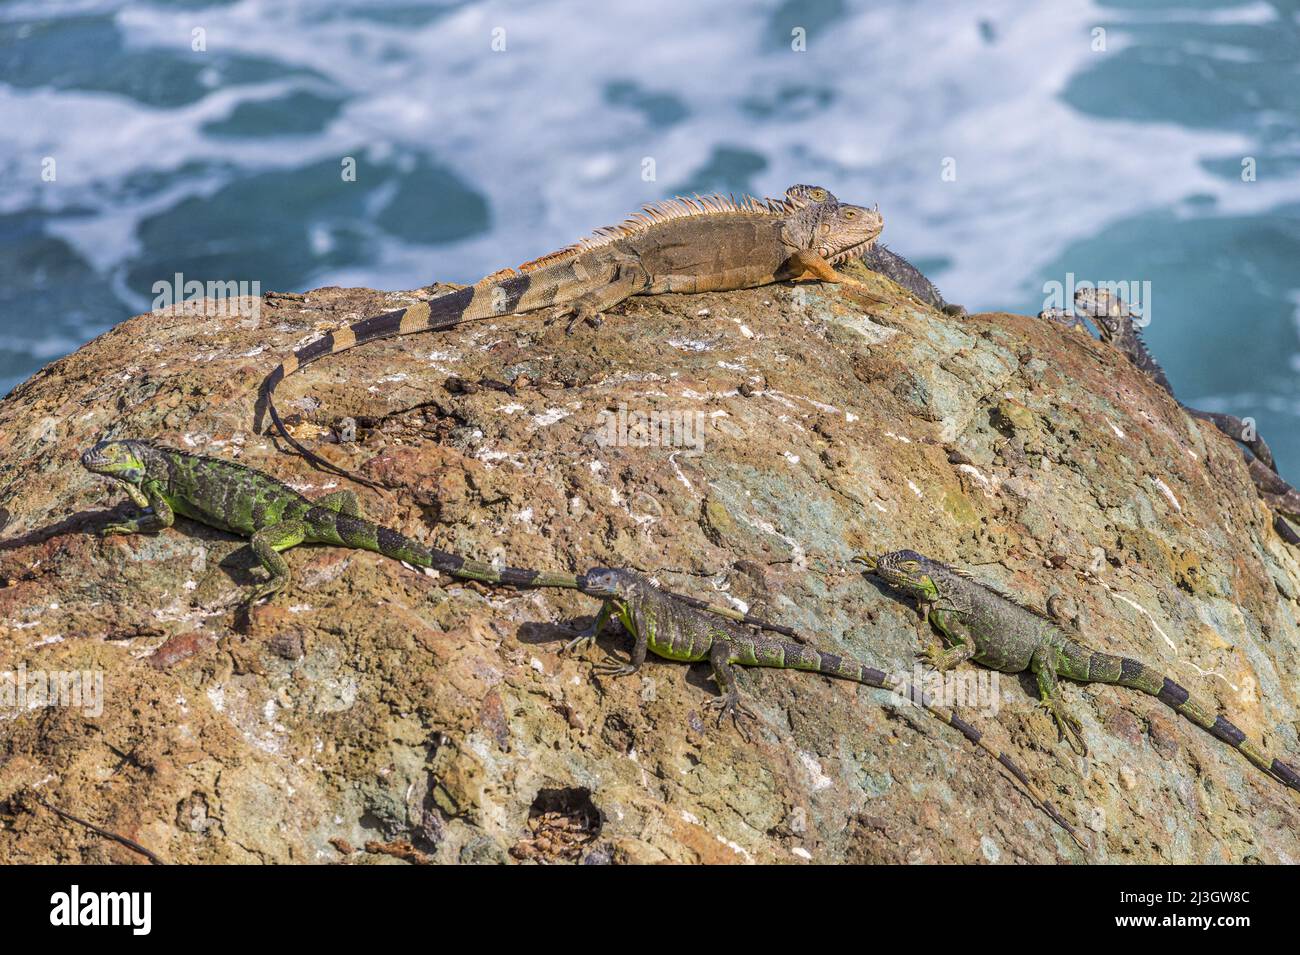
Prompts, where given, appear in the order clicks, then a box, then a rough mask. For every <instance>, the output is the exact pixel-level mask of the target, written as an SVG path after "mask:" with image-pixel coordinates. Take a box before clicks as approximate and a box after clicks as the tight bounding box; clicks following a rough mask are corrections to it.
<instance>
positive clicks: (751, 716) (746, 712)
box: [704, 690, 758, 742]
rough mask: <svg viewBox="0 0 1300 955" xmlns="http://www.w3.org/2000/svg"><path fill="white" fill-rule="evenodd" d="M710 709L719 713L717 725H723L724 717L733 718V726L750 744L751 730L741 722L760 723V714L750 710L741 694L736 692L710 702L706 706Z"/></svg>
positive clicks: (733, 691)
mask: <svg viewBox="0 0 1300 955" xmlns="http://www.w3.org/2000/svg"><path fill="white" fill-rule="evenodd" d="M704 705H705V706H707V707H709V708H710V709H714V710H717V711H718V719H717V725H718V726H721V725H722V720H723V718H724V717H727V716H730V717H731V724H732V725H733V726H734V727H736V732H737V733H739V734H740V735H741V737H742V738H743V739H744V740H745V742H749V740H750V735H749V729H748V727H746V726H745V724H744V723H742V722H741V718H742V717H743V718H744V719H747V720H753V721H754V722H756V723H757V722H758V714H757V713H755V712H754V711H753V710H751V709H750V708H749V706H748V705H746V704H745V703H744V702H743V701H742V700H741V699H740V694H739V693H737V692H736V691H735V690H732V691H731V692H730V693H726V694H724V695H722V696H719V697H716V698H714V699H712V700H709V701H708V702H707V703H705V704H704Z"/></svg>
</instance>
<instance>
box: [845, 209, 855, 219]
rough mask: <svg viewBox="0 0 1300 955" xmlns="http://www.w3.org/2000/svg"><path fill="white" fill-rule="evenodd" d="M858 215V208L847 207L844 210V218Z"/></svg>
mask: <svg viewBox="0 0 1300 955" xmlns="http://www.w3.org/2000/svg"><path fill="white" fill-rule="evenodd" d="M857 217H858V211H857V210H856V209H845V210H844V218H846V219H856V218H857Z"/></svg>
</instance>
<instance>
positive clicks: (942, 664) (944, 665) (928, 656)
mask: <svg viewBox="0 0 1300 955" xmlns="http://www.w3.org/2000/svg"><path fill="white" fill-rule="evenodd" d="M917 657H919V658H920V659H922V660H924V661H925V662H926V663H928V664H930V666H932V667H934V668H935V669H936V670H938V671H939V672H940V673H942V672H943V671H944V670H947V669H950V668H951V666H952V665H951V664H950V663H949V662H948V656H947V654H946V653H945V652H944V649H943V647H941V646H940V645H939V644H937V643H932V644H930V645H929V646H927V647H926V648H925V649H924V650H922V651H921V652H920V653H918V654H917Z"/></svg>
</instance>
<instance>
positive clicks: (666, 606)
mask: <svg viewBox="0 0 1300 955" xmlns="http://www.w3.org/2000/svg"><path fill="white" fill-rule="evenodd" d="M582 591H583V593H585V594H588V595H590V596H593V597H600V598H602V599H603V601H604V602H603V603H602V604H601V608H600V613H599V614H598V615H597V617H596V622H595V624H593V626H592V627H591V628H589V629H588V630H587V632H586V633H584V634H583V635H582V636H580V637H578V639H576V640H573V641H571V642H570V643H569V644H568V645H567V646H566V648H565V649H566V650H574V649H578V648H580V647H584V646H588V645H590V644H591V643H593V642H594V641H595V638H596V635H597V634H599V632H600V630H601V628H602V627H603V626H604V624H605V622H606V621H608V620H610V619H617V620H618V621H619V622H620V623H622V624H623V627H624V628H625V629H626V630H627V632H628V633H629V634H631V636H632V637H633V639H634V641H635V643H634V646H633V649H632V654H631V662H629V663H626V664H622V663H619V662H618V661H617V660H616V659H611V660H610V661H609V662H607V663H603V664H597V670H598V672H602V673H604V674H606V675H608V676H625V675H628V674H632V673H635V672H637V670H639V669H640V668H641V665H642V664H643V663H645V658H646V653H647V651H652V652H653V653H654V654H655V655H656V656H660V657H663V658H664V659H667V660H676V661H680V662H686V663H695V662H699V661H702V660H708V661H709V665H710V666H711V667H712V668H713V678H714V680H715V681H716V682H717V684H718V689H719V690H720V691H721V695H719V696H718V697H716V698H715V699H712V700H710V701H709V702H708V703H707V704H706V705H707V706H709V707H711V708H714V709H716V710H717V711H718V723H719V724H720V723H721V722H722V719H723V717H725V716H730V717H731V719H732V722H733V723H734V724H735V725H736V728H737V730H739V731H740V732H741V734H742V735H745V736H746V738H748V736H747V734H746V732H745V730H744V728H743V727H742V725H741V723H740V717H746V718H749V719H757V718H758V717H757V715H756V714H755V713H754V712H753V710H751V709H750V708H749V707H748V706H746V705H745V703H744V702H743V701H742V700H741V698H740V691H739V689H738V687H737V685H736V675H735V671H734V670H733V665H734V664H739V665H740V666H754V667H779V668H783V669H790V670H806V671H809V672H813V673H820V674H822V675H824V676H829V677H837V678H839V679H842V680H851V681H853V682H854V683H861V684H864V685H866V686H874V687H878V688H880V689H885V690H891V691H893V692H895V693H899V694H904V695H906V697H907V698H908V699H910V700H911V701H912V702H913V703H916V704H918V705H920V706H923V707H924V708H925V709H926V710H928V711H929V712H930V713H931V714H933V715H934V716H936V717H938V719H940V720H941V721H943V722H944V723H947V724H948V725H949V726H951V727H953V728H954V729H956V730H958V731H959V732H960V733H961V734H962V735H963V736H965V737H966V739H968V740H969V741H970V742H972V743H974V744H975V745H976V746H979V747H980V748H981V749H983V750H985V751H986V752H988V753H989V754H990V755H992V756H993V758H994V759H996V760H997V761H998V762H999V763H1000V764H1001V765H1002V766H1003V767H1005V768H1006V769H1007V770H1008V771H1009V772H1010V773H1011V774H1012V775H1013V776H1015V778H1016V779H1017V780H1019V782H1020V784H1021V785H1022V786H1024V788H1025V790H1026V792H1028V793H1029V795H1030V797H1031V798H1032V799H1033V800H1034V802H1035V803H1036V804H1037V805H1038V806H1039V808H1041V809H1042V810H1043V811H1044V812H1045V813H1046V814H1047V815H1048V816H1049V817H1050V818H1051V819H1052V821H1053V822H1055V823H1056V824H1057V825H1059V826H1060V827H1061V828H1062V829H1064V830H1065V831H1066V832H1068V833H1069V834H1070V837H1071V838H1072V839H1074V841H1075V842H1076V843H1077V844H1078V845H1079V846H1081V847H1082V848H1085V849H1086V848H1088V846H1087V844H1086V843H1085V842H1084V841H1083V840H1082V839H1081V838H1080V837H1079V836H1078V834H1077V833H1076V832H1075V831H1074V828H1073V827H1072V826H1071V825H1070V824H1069V823H1068V822H1067V821H1066V820H1065V818H1064V817H1063V816H1062V815H1061V814H1060V813H1059V812H1058V811H1057V809H1056V807H1055V806H1053V805H1052V803H1051V802H1050V801H1049V800H1048V799H1046V798H1045V797H1044V796H1043V795H1042V793H1040V792H1039V791H1038V789H1037V787H1035V786H1034V784H1033V783H1031V782H1030V781H1029V777H1028V776H1026V775H1025V773H1024V771H1023V770H1022V769H1021V768H1020V767H1019V766H1018V765H1017V764H1016V763H1015V762H1014V761H1013V760H1012V759H1011V757H1009V756H1007V755H1006V754H1005V753H1003V752H1001V751H1000V750H998V749H997V748H996V747H995V746H993V745H992V744H991V743H990V742H989V741H988V740H986V739H985V738H984V736H983V734H981V733H980V731H979V730H977V729H975V727H973V726H971V725H970V724H969V723H967V722H966V721H965V720H963V719H961V718H960V717H959V716H957V715H956V714H954V713H949V712H947V711H946V710H944V709H943V708H941V707H939V706H937V705H936V704H935V703H934V702H933V701H932V700H931V699H930V698H929V697H928V696H927V695H926V694H925V693H924V692H923V691H922V690H920V689H919V688H917V687H914V686H911V685H910V684H908V683H906V682H905V681H902V680H895V679H893V678H891V677H889V676H887V675H886V674H885V673H884V671H882V670H877V669H875V668H873V667H869V666H866V665H865V664H862V663H858V662H857V661H855V660H849V659H845V658H844V657H841V656H838V655H836V654H833V653H821V652H819V651H817V650H815V649H813V648H812V647H809V646H803V645H800V644H797V643H788V642H786V641H784V640H774V639H771V638H769V637H763V636H760V635H758V634H755V633H753V632H750V631H747V630H744V629H742V628H740V627H738V626H736V625H735V624H732V623H730V622H729V621H727V620H719V619H714V618H712V617H710V616H708V615H707V614H705V613H703V612H701V611H700V610H698V609H695V608H693V607H689V606H683V605H682V603H681V602H680V601H679V600H677V599H676V598H675V596H674V595H673V594H670V593H667V592H665V591H662V590H660V589H659V588H657V587H655V586H654V585H653V584H652V583H651V582H650V581H649V580H647V579H646V578H645V577H643V576H642V575H640V574H638V573H635V572H634V571H630V570H619V569H612V568H608V567H597V568H594V569H592V570H589V571H587V573H586V574H584V575H583V584H582Z"/></svg>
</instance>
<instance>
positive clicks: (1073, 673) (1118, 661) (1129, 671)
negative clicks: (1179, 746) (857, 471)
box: [854, 550, 1300, 790]
mask: <svg viewBox="0 0 1300 955" xmlns="http://www.w3.org/2000/svg"><path fill="white" fill-rule="evenodd" d="M854 559H855V560H857V561H860V562H861V563H863V564H865V565H866V567H867V570H868V571H869V572H871V573H874V574H875V575H876V576H878V577H880V578H881V579H882V580H883V581H884V582H885V583H886V584H888V585H889V586H890V587H892V588H894V589H895V590H899V591H902V592H903V593H906V594H909V595H911V596H912V597H914V598H915V599H916V601H917V607H918V609H919V610H920V611H921V612H922V613H923V614H924V615H925V616H927V617H928V619H929V622H930V623H931V625H933V626H934V628H935V629H936V630H938V631H939V633H940V634H941V635H942V636H943V639H944V641H945V642H947V643H949V644H951V647H950V648H949V649H947V650H945V649H943V648H942V647H939V646H937V645H931V646H930V647H928V648H927V649H926V651H925V654H924V656H925V658H926V659H927V660H928V661H929V662H930V663H931V664H932V665H933V666H934V667H935V668H936V669H938V670H940V671H943V670H948V669H951V668H952V667H955V666H957V665H958V664H959V663H962V662H963V661H965V660H974V661H975V662H976V663H979V664H982V665H984V666H987V667H991V668H993V669H995V670H1000V671H1002V672H1003V673H1020V672H1022V671H1024V670H1029V671H1031V672H1032V673H1033V674H1034V677H1035V679H1036V680H1037V682H1038V692H1039V695H1040V696H1041V697H1042V704H1043V706H1044V707H1045V708H1046V709H1047V710H1048V712H1050V713H1051V715H1052V717H1053V718H1054V719H1055V720H1056V724H1057V726H1058V727H1059V729H1060V732H1061V735H1062V736H1064V737H1065V738H1066V739H1067V740H1068V741H1069V743H1070V745H1071V747H1073V748H1074V750H1075V751H1076V752H1078V753H1080V754H1082V755H1086V754H1087V751H1088V749H1087V746H1086V745H1085V744H1084V742H1083V737H1082V735H1081V726H1080V724H1079V721H1078V720H1077V719H1076V718H1075V717H1073V716H1072V715H1070V713H1069V712H1068V711H1067V710H1066V708H1065V704H1064V703H1063V702H1062V700H1061V691H1060V687H1059V685H1058V684H1057V679H1058V678H1059V677H1065V678H1066V679H1069V680H1077V681H1079V682H1080V683H1115V684H1118V685H1119V686H1127V687H1130V688H1132V689H1135V690H1141V691H1142V692H1143V693H1149V694H1150V695H1151V696H1154V697H1156V698H1158V699H1159V700H1160V701H1161V702H1162V703H1164V704H1166V705H1167V706H1169V707H1171V708H1173V709H1174V710H1177V711H1178V712H1179V713H1181V714H1182V715H1183V716H1185V717H1187V718H1188V719H1189V720H1191V721H1192V722H1193V723H1195V724H1196V725H1197V726H1199V727H1201V728H1202V729H1204V730H1207V731H1208V732H1209V733H1211V734H1212V735H1213V736H1215V737H1216V738H1218V739H1220V740H1222V741H1223V742H1225V743H1227V744H1228V745H1229V746H1232V747H1233V748H1234V749H1237V750H1239V751H1240V752H1241V753H1242V755H1244V756H1245V757H1246V758H1247V759H1248V760H1250V761H1251V762H1252V763H1254V764H1255V765H1256V766H1258V767H1259V768H1260V769H1262V770H1263V771H1264V772H1265V773H1267V774H1268V775H1269V776H1271V777H1272V778H1274V779H1276V780H1278V781H1280V782H1282V783H1284V784H1285V785H1287V786H1289V787H1291V788H1292V789H1295V790H1300V775H1297V774H1296V771H1295V770H1294V769H1292V768H1291V767H1290V766H1288V765H1287V764H1286V763H1284V762H1282V761H1281V760H1279V759H1275V758H1273V757H1270V756H1268V755H1267V754H1265V753H1264V751H1263V750H1261V749H1260V748H1259V747H1258V746H1256V745H1255V744H1254V743H1252V742H1251V741H1250V740H1249V739H1247V738H1246V734H1245V733H1243V732H1242V731H1241V730H1239V729H1238V728H1237V727H1236V726H1234V725H1232V723H1230V722H1228V720H1226V719H1225V718H1224V717H1223V716H1221V715H1215V714H1214V712H1213V711H1212V710H1211V709H1210V708H1209V707H1207V706H1206V705H1205V704H1203V703H1201V702H1199V701H1198V700H1196V699H1195V698H1193V697H1192V696H1191V695H1190V694H1189V693H1188V692H1187V690H1185V689H1183V687H1181V686H1179V685H1178V684H1177V683H1175V682H1174V681H1173V680H1171V679H1169V677H1167V676H1165V675H1164V674H1162V673H1158V672H1157V671H1155V670H1153V669H1151V668H1150V667H1148V666H1146V665H1145V664H1143V663H1141V662H1139V661H1137V660H1131V659H1129V658H1128V657H1117V656H1113V655H1111V654H1109V653H1100V652H1098V651H1096V650H1091V649H1089V648H1088V647H1086V646H1084V645H1083V644H1081V643H1079V642H1078V641H1077V640H1075V639H1073V638H1072V637H1070V636H1069V635H1068V634H1067V633H1066V632H1065V631H1064V630H1062V629H1061V628H1060V627H1058V626H1057V625H1056V624H1055V623H1054V622H1053V621H1052V620H1051V619H1050V618H1048V617H1046V616H1045V615H1043V614H1040V613H1039V612H1038V611H1036V610H1031V609H1030V608H1028V607H1025V606H1022V605H1021V604H1019V603H1016V602H1015V601H1014V600H1013V599H1012V598H1010V597H1008V596H1007V595H1005V594H1003V593H1000V592H998V591H997V590H994V589H993V588H991V587H988V586H986V585H984V584H981V583H979V582H978V581H976V580H973V579H972V578H970V577H968V576H966V575H965V574H964V573H962V572H961V571H958V570H955V569H953V568H952V567H949V566H947V565H946V564H941V563H939V562H938V561H937V560H931V559H930V558H928V557H925V556H923V555H921V554H918V553H917V552H916V551H913V550H899V551H894V552H892V553H888V554H884V555H882V556H880V557H871V556H870V555H865V554H864V555H861V556H859V557H856V558H854Z"/></svg>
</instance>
